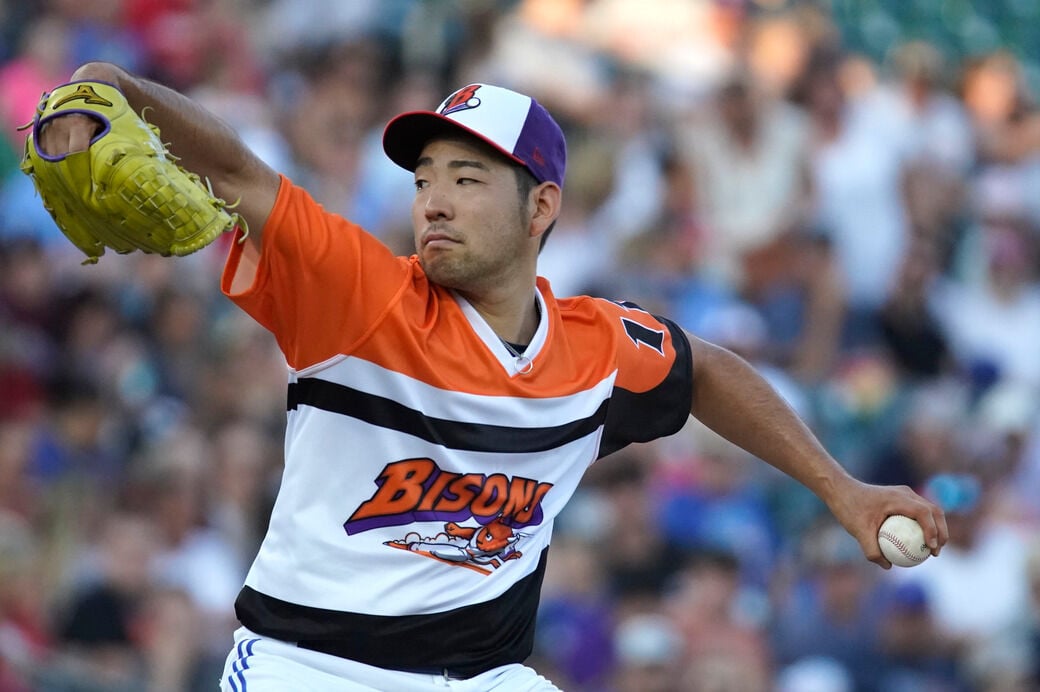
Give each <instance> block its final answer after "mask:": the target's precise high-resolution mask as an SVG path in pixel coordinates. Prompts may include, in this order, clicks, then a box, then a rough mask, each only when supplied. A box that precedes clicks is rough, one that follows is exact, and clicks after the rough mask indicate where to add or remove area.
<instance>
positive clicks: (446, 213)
mask: <svg viewBox="0 0 1040 692" xmlns="http://www.w3.org/2000/svg"><path fill="white" fill-rule="evenodd" d="M423 213H425V214H426V219H427V220H429V221H436V220H437V219H448V218H451V213H452V206H451V200H450V199H449V197H448V195H447V194H445V192H444V190H443V189H441V188H437V187H431V189H430V190H429V193H428V194H427V195H426V204H424V205H423Z"/></svg>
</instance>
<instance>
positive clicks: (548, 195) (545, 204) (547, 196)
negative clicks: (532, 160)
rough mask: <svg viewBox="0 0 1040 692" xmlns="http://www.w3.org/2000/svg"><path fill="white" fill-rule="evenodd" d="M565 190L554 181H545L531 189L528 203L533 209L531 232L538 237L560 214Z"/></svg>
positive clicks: (533, 236)
mask: <svg viewBox="0 0 1040 692" xmlns="http://www.w3.org/2000/svg"><path fill="white" fill-rule="evenodd" d="M562 201H563V191H562V190H560V186H559V185H557V184H556V183H552V182H544V183H541V184H539V185H538V186H536V187H535V188H534V189H533V190H531V196H530V198H529V201H528V204H529V209H530V211H531V227H530V233H531V237H532V238H537V237H539V236H541V235H542V234H543V233H545V232H546V231H547V230H548V229H549V227H550V226H552V224H553V222H554V221H556V217H558V216H559V215H560V206H561V203H562Z"/></svg>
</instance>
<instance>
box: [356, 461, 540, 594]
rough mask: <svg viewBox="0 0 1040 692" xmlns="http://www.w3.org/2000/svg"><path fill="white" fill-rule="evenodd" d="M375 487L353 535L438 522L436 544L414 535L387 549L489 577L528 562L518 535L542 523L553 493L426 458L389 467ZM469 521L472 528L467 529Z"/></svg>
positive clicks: (521, 481) (536, 484) (358, 512)
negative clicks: (546, 499) (502, 568)
mask: <svg viewBox="0 0 1040 692" xmlns="http://www.w3.org/2000/svg"><path fill="white" fill-rule="evenodd" d="M374 482H375V485H376V486H377V488H376V491H375V492H374V493H373V494H372V496H371V497H370V498H369V499H368V500H366V501H364V502H362V503H361V505H359V506H358V508H357V509H356V510H355V511H354V513H353V514H351V515H350V518H349V519H348V520H347V521H346V523H345V524H344V525H343V528H344V529H345V530H346V532H347V533H348V534H349V535H355V534H358V533H362V532H364V531H371V530H372V529H378V528H383V527H387V526H407V525H411V524H415V523H417V522H430V521H436V522H439V523H440V524H441V525H442V528H441V530H440V531H439V532H438V533H437V534H436V535H434V536H423V535H421V534H419V533H417V532H415V531H409V532H408V533H407V534H406V535H405V536H404V537H403V538H401V539H398V540H391V541H386V542H385V545H387V546H389V547H392V548H400V549H405V550H410V551H412V552H415V553H419V554H422V555H425V556H427V557H431V558H435V559H438V560H443V561H445V562H448V563H452V564H457V565H460V566H466V567H469V568H471V569H476V570H477V571H479V572H483V573H485V574H489V573H490V570H489V569H488V568H492V569H497V568H498V567H500V566H501V565H502V564H503V563H505V562H508V561H510V560H516V559H518V558H520V557H521V556H522V555H523V553H522V552H521V551H520V550H518V549H517V545H518V543H519V542H520V541H521V540H522V539H523V538H524V536H525V534H523V533H521V532H520V531H519V529H522V528H523V527H525V526H534V525H537V524H541V523H542V519H543V512H542V507H541V502H542V498H544V497H545V494H546V493H547V492H549V490H550V489H551V488H552V484H551V483H540V482H538V481H535V480H532V479H530V478H523V477H520V476H513V477H509V476H506V475H505V474H501V473H493V474H490V475H485V474H481V473H454V472H450V471H444V470H442V469H441V468H440V467H439V466H437V464H436V462H434V461H433V460H432V459H425V458H423V459H404V460H402V461H395V462H392V463H389V464H387V465H386V466H385V467H384V468H383V470H382V472H381V473H380V474H379V476H378V477H377V478H376V479H375V481H374ZM471 520H472V521H473V524H474V525H463V523H464V522H468V521H471Z"/></svg>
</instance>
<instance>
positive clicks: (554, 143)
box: [383, 84, 567, 188]
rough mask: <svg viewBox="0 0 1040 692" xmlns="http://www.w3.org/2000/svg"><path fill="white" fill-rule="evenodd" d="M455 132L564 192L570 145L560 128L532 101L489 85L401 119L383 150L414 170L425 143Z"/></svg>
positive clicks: (388, 133)
mask: <svg viewBox="0 0 1040 692" xmlns="http://www.w3.org/2000/svg"><path fill="white" fill-rule="evenodd" d="M450 132H464V133H466V134H469V135H471V136H473V137H476V138H477V139H480V140H482V141H484V142H487V143H488V144H490V145H491V146H492V147H493V148H494V149H496V150H497V151H500V152H501V153H502V154H504V155H505V156H506V157H507V158H509V159H511V160H513V161H515V162H517V163H519V164H520V165H522V166H524V167H525V168H526V169H527V170H529V171H530V172H531V174H532V175H533V176H534V177H535V180H537V181H538V182H539V183H544V182H553V183H556V184H557V185H559V186H560V187H561V188H562V187H563V175H564V170H565V169H566V167H567V145H566V143H565V141H564V137H563V131H562V130H561V129H560V126H559V125H557V124H556V121H555V120H553V118H552V116H551V115H549V111H547V110H545V108H544V107H543V106H542V105H541V104H539V103H538V102H537V101H535V100H534V99H533V98H531V97H530V96H525V95H523V94H519V93H517V92H515V91H510V90H509V89H503V88H502V87H497V86H492V85H490V84H470V85H469V86H465V87H462V88H461V89H459V90H458V91H456V92H455V93H454V94H452V95H451V96H449V97H448V98H446V99H444V101H443V102H442V103H441V105H439V106H437V109H436V110H433V111H412V112H409V113H402V114H401V115H398V116H397V117H395V118H394V119H393V120H391V121H390V122H389V123H387V126H386V130H385V131H384V132H383V150H384V151H385V152H386V155H387V156H389V157H390V160H391V161H393V162H394V163H396V164H397V165H398V166H400V167H402V168H405V169H407V170H409V171H414V170H415V164H416V162H417V161H418V160H419V154H420V153H421V152H422V150H423V147H425V146H426V143H427V142H429V141H430V140H431V139H433V138H434V137H436V136H439V135H442V134H445V133H450Z"/></svg>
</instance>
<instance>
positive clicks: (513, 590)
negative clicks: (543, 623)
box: [235, 548, 549, 678]
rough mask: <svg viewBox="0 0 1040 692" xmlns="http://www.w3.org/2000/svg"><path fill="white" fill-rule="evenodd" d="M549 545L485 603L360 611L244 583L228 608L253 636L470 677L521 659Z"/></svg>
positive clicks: (530, 642) (530, 639)
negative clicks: (434, 609) (396, 612)
mask: <svg viewBox="0 0 1040 692" xmlns="http://www.w3.org/2000/svg"><path fill="white" fill-rule="evenodd" d="M548 553H549V549H548V548H546V549H544V550H543V551H542V554H541V557H540V558H539V560H538V567H537V568H536V569H535V571H534V572H532V573H531V574H529V575H527V576H526V577H524V578H523V579H521V580H520V581H518V582H517V583H515V584H513V585H512V586H511V587H509V590H508V591H506V592H505V593H504V594H502V595H501V596H499V597H498V598H495V599H493V600H491V601H487V602H485V603H477V604H474V605H469V606H462V607H461V608H455V609H453V610H448V611H444V612H441V613H427V614H425V615H400V616H389V615H367V614H364V613H348V612H341V611H338V610H327V609H325V608H312V607H310V606H302V605H297V604H295V603H290V602H288V601H283V600H281V599H278V598H273V597H271V596H266V595H264V594H262V593H260V592H259V591H256V590H255V589H251V588H250V587H248V586H246V587H243V589H242V591H241V592H240V593H239V595H238V599H237V600H236V601H235V613H236V615H238V619H239V620H240V621H241V622H242V624H243V625H245V626H246V627H247V628H249V629H250V630H252V631H253V632H256V633H257V634H262V635H266V636H268V637H273V638H275V639H280V640H282V641H287V642H293V643H295V644H296V645H297V646H299V647H300V648H304V649H310V650H312V651H321V652H323V653H327V654H332V655H333V656H339V657H341V658H349V659H351V660H353V661H360V662H362V663H367V664H368V665H372V666H378V667H380V668H388V669H391V670H407V671H413V672H426V673H431V674H432V673H441V672H443V671H444V670H445V669H446V670H447V671H448V672H449V673H450V674H452V675H455V676H458V677H462V678H470V677H473V676H474V675H479V674H480V673H483V672H484V671H487V670H491V669H492V668H495V667H497V666H502V665H506V664H509V663H521V662H523V661H524V660H525V659H526V658H527V657H528V656H530V655H531V650H532V648H533V646H534V631H535V618H536V615H537V613H538V596H539V592H540V590H541V588H542V577H543V575H544V574H545V564H546V558H547V556H548Z"/></svg>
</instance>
